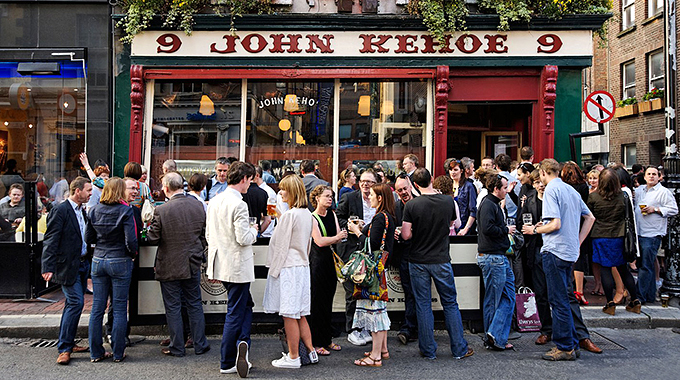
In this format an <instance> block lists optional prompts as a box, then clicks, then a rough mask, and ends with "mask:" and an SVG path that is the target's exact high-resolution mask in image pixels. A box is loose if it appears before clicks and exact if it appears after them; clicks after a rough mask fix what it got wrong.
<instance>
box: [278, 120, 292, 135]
mask: <svg viewBox="0 0 680 380" xmlns="http://www.w3.org/2000/svg"><path fill="white" fill-rule="evenodd" d="M279 129H280V130H282V131H284V132H285V131H287V130H289V129H290V120H288V119H281V120H279Z"/></svg>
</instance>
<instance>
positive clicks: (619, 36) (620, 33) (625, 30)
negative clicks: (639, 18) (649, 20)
mask: <svg viewBox="0 0 680 380" xmlns="http://www.w3.org/2000/svg"><path fill="white" fill-rule="evenodd" d="M635 29H637V26H635V25H633V26H631V27H630V28H628V29H624V30H622V31H620V32H619V34H617V35H616V37H617V38H621V37H623V36H625V35H626V34H629V33H632V32H633V31H634V30H635Z"/></svg>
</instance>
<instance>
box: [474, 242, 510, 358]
mask: <svg viewBox="0 0 680 380" xmlns="http://www.w3.org/2000/svg"><path fill="white" fill-rule="evenodd" d="M477 264H478V265H479V267H480V268H481V269H482V275H483V276H484V331H486V333H487V334H489V335H491V336H492V337H493V339H494V344H495V345H496V347H498V348H501V349H504V348H505V345H506V344H507V343H508V335H509V334H510V325H511V324H512V315H513V314H514V311H515V276H514V274H513V273H512V267H511V266H510V261H509V260H508V258H507V257H506V256H504V255H483V256H478V257H477Z"/></svg>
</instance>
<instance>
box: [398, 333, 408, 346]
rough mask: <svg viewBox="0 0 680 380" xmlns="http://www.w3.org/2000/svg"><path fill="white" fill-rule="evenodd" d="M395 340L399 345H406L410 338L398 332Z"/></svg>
mask: <svg viewBox="0 0 680 380" xmlns="http://www.w3.org/2000/svg"><path fill="white" fill-rule="evenodd" d="M397 338H399V342H401V344H406V343H408V341H409V338H410V337H409V336H408V335H407V334H406V333H403V332H399V333H398V334H397Z"/></svg>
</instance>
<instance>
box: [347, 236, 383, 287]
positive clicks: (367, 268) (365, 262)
mask: <svg viewBox="0 0 680 380" xmlns="http://www.w3.org/2000/svg"><path fill="white" fill-rule="evenodd" d="M375 267H376V262H375V260H374V259H373V255H372V254H371V252H370V251H369V239H366V242H365V243H364V247H363V248H362V249H361V250H359V251H355V252H354V253H352V254H351V255H350V256H349V260H347V263H346V264H345V266H344V267H342V270H341V273H342V276H343V277H344V278H346V279H348V280H351V281H352V282H353V283H355V284H356V285H359V286H363V287H369V286H371V285H373V282H374V281H375Z"/></svg>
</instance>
